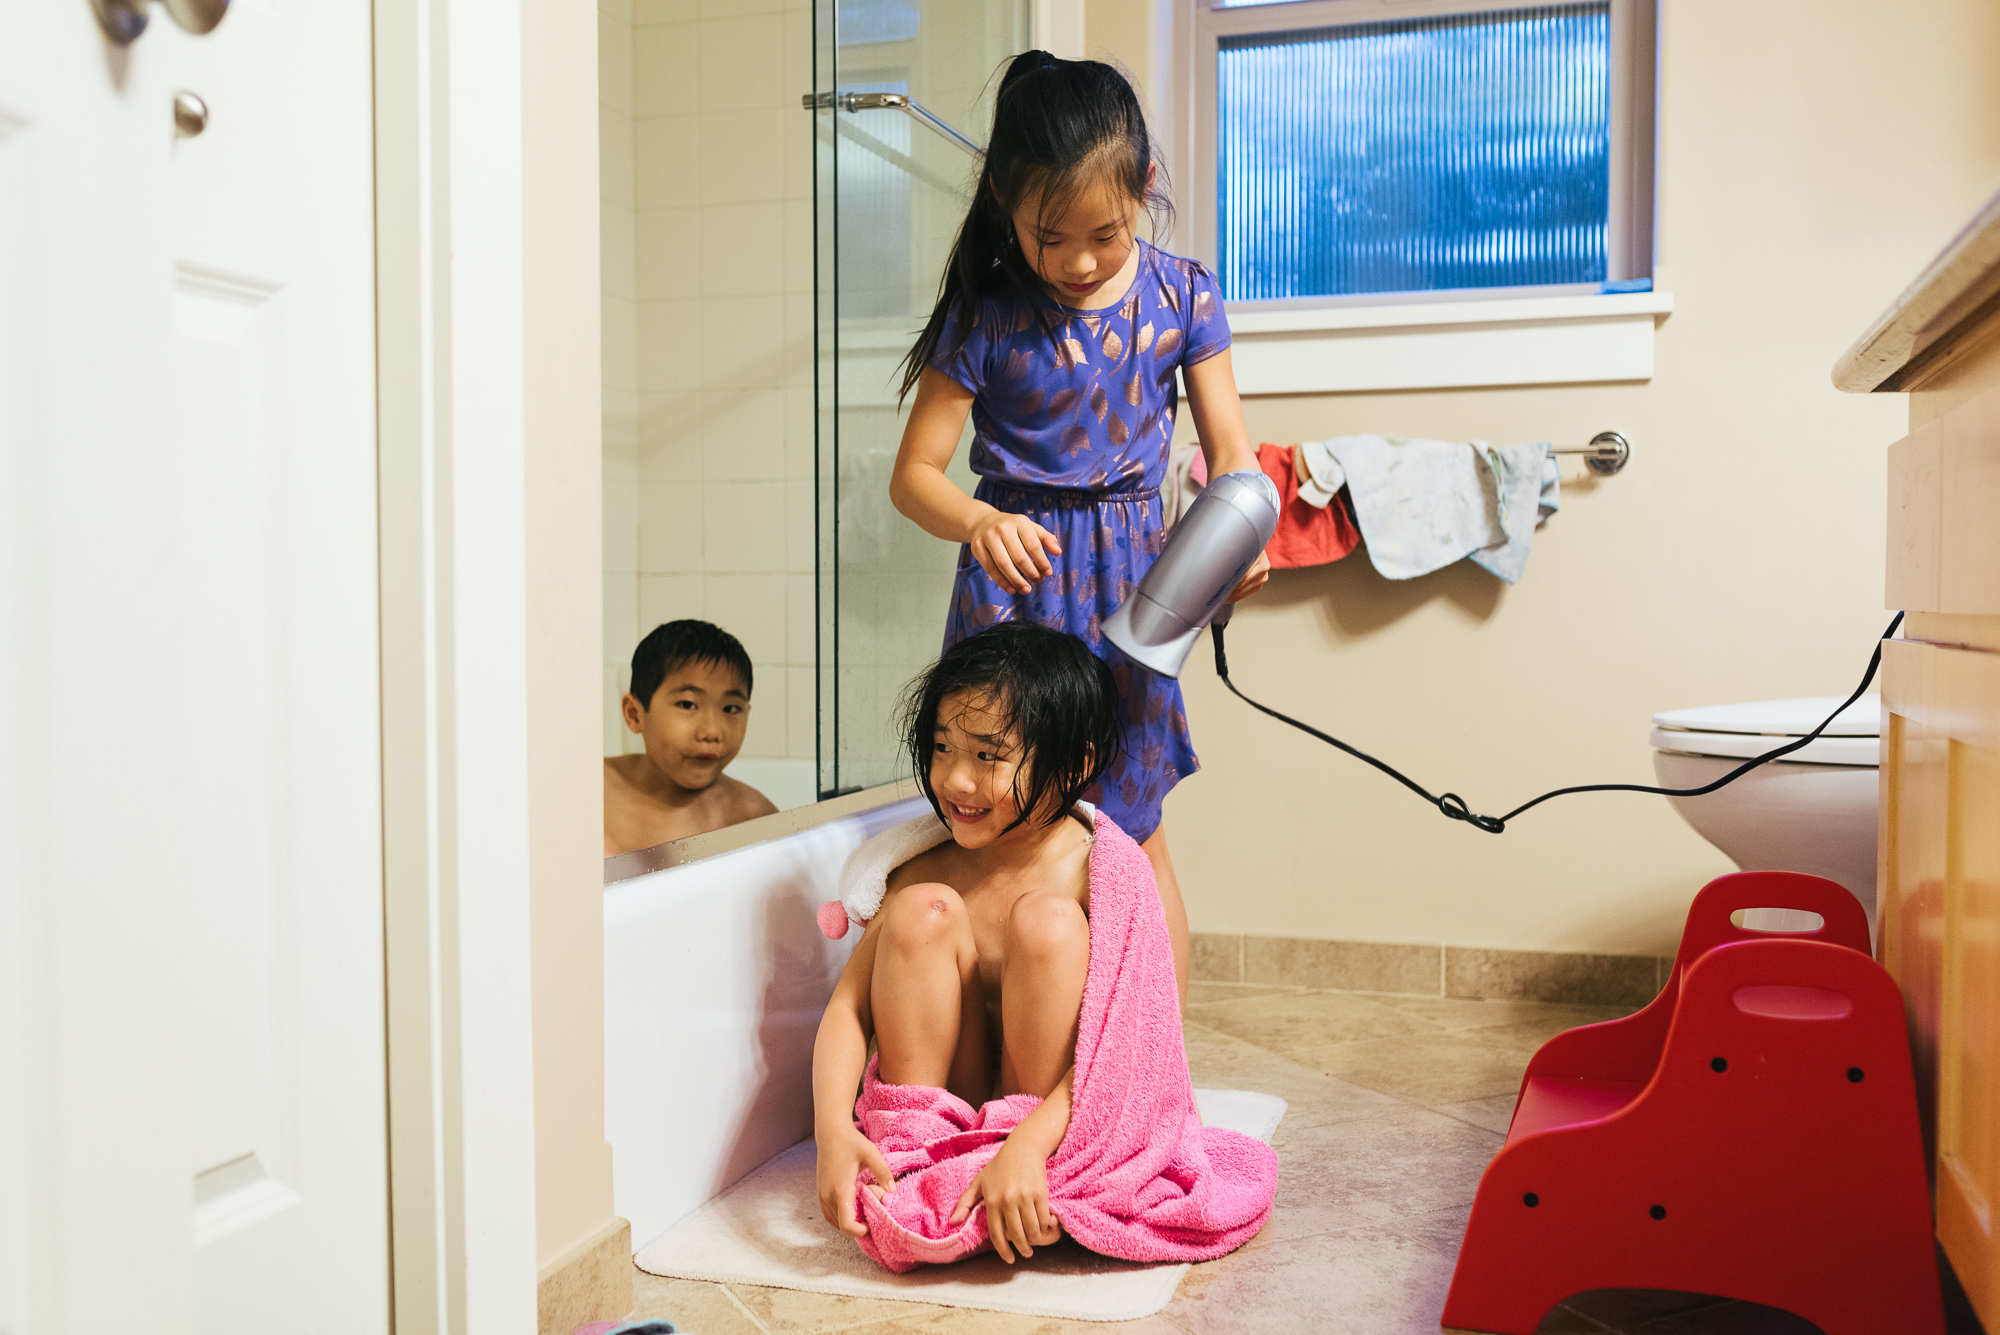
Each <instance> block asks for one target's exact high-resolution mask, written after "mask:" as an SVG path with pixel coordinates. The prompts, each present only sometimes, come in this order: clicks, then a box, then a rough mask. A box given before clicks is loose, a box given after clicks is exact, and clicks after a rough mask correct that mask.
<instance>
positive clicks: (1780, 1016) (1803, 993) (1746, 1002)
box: [1732, 983, 1854, 1020]
mask: <svg viewBox="0 0 2000 1335" xmlns="http://www.w3.org/2000/svg"><path fill="white" fill-rule="evenodd" d="M1732 999H1733V1000H1734V1001H1735V1003H1736V1009H1737V1010H1740V1011H1742V1012H1743V1013H1744V1014H1745V1015H1761V1016H1763V1017H1764V1018H1765V1019H1767V1020H1839V1019H1843V1018H1845V1017H1846V1016H1847V1015H1848V1013H1849V1012H1851V1011H1852V1010H1853V1009H1854V1003H1853V1002H1852V1001H1850V1000H1848V997H1847V994H1846V993H1845V992H1835V991H1833V990H1832V989H1831V988H1825V987H1794V986H1792V985H1791V984H1789V983H1767V984H1763V985H1761V986H1758V987H1739V988H1737V989H1736V992H1735V994H1734V996H1733V998H1732Z"/></svg>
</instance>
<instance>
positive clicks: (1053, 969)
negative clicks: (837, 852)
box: [813, 622, 1277, 1270]
mask: <svg viewBox="0 0 2000 1335" xmlns="http://www.w3.org/2000/svg"><path fill="white" fill-rule="evenodd" d="M1118 718H1119V707H1118V691H1117V686H1116V684H1115V682H1114V681H1113V680H1112V675H1111V669H1110V668H1109V667H1107V666H1106V665H1105V663H1104V662H1103V661H1102V660H1101V659H1099V658H1098V657H1096V656H1095V655H1093V654H1092V653H1091V652H1090V649H1089V647H1088V646H1087V645H1086V644H1085V643H1084V642H1083V641H1082V640H1080V639H1078V638H1077V637H1076V636H1074V635H1070V634H1067V633H1065V632H1062V631H1057V630H1051V629H1047V628H1045V627H1042V626H1037V625H1035V624H1033V623H1031V622H1002V623H1001V624H999V625H996V626H993V627H991V628H990V629H987V630H984V631H981V632H979V633H977V634H974V635H971V636H968V637H967V638H966V639H964V640H961V641H960V642H959V643H957V644H956V645H954V646H952V647H951V648H950V649H948V650H946V651H945V653H944V655H943V656H942V657H941V658H940V659H939V660H938V662H937V664H936V665H935V666H933V667H932V668H931V669H930V670H929V671H928V672H927V673H926V674H925V675H924V676H923V677H922V678H920V679H919V680H918V681H917V682H916V683H915V684H914V685H913V686H912V688H911V691H910V695H909V699H908V705H907V707H906V712H905V725H904V726H905V739H906V743H907V745H908V747H909V753H910V759H911V763H912V766H913V768H914V770H915V774H916V779H917V782H918V784H919V786H920V787H921V788H922V790H923V792H924V795H925V796H926V797H927V798H929V799H930V803H931V807H932V810H933V812H934V813H935V816H924V817H920V818H918V819H916V820H913V821H910V822H907V823H905V824H903V825H900V826H895V827H892V828H890V829H889V830H886V831H884V832H883V833H881V834H879V835H877V836H876V837H875V838H874V839H872V840H870V841H869V842H868V843H866V844H864V845H862V847H861V848H860V849H858V850H856V852H855V854H854V856H853V857H852V858H850V859H849V862H848V865H847V867H846V869H845V870H844V872H843V874H842V902H841V904H840V905H828V906H827V909H828V910H830V911H831V912H832V913H833V914H834V915H836V917H835V919H834V920H833V921H831V922H829V921H827V918H826V911H823V915H822V923H823V925H825V926H826V927H827V930H828V931H829V932H831V933H832V934H834V935H840V934H842V933H843V932H844V931H845V929H846V925H847V922H848V921H850V920H851V921H854V922H859V923H862V924H864V930H863V932H862V935H861V940H860V942H859V944H857V945H856V946H855V948H854V952H853V954H852V956H850V958H849V959H848V962H847V966H846V968H845V969H844V970H843V972H842V973H841V977H840V982H839V984H838V985H837V986H836V987H835V989H834V994H833V998H832V1000H831V1001H830V1002H829V1003H828V1005H827V1008H826V1014H825V1016H824V1017H823V1018H822V1020H821V1021H820V1027H819V1037H818V1040H817V1043H816V1044H815V1047H814V1051H813V1104H814V1122H815V1127H814V1136H815V1140H816V1141H817V1145H818V1151H819V1166H818V1188H819V1199H820V1208H821V1210H822V1211H823V1212H824V1214H825V1215H826V1218H827V1220H828V1222H830V1223H832V1224H834V1225H836V1226H837V1227H839V1228H841V1229H842V1230H844V1231H845V1232H847V1233H850V1234H852V1235H854V1236H855V1237H856V1238H857V1239H860V1241H861V1245H862V1247H863V1248H864V1250H866V1251H867V1252H868V1253H869V1254H870V1255H871V1256H874V1257H875V1259H876V1260H878V1261H880V1262H882V1264H884V1265H886V1266H888V1267H890V1268H891V1269H895V1270H906V1269H909V1268H911V1267H912V1266H914V1265H916V1264H917V1263H919V1262H937V1261H946V1260H953V1259H957V1258H958V1257H960V1256H963V1255H967V1254H970V1253H971V1252H974V1251H978V1250H981V1249H983V1247H984V1246H985V1245H986V1244H987V1242H989V1241H990V1242H991V1244H992V1246H993V1248H994V1250H995V1251H996V1252H997V1253H998V1254H999V1256H1000V1258H1001V1259H1002V1260H1003V1261H1006V1262H1008V1263H1009V1264H1012V1263H1013V1261H1014V1259H1015V1257H1016V1256H1017V1255H1018V1256H1024V1257H1025V1256H1032V1255H1033V1254H1034V1249H1035V1248H1036V1247H1040V1246H1047V1245H1049V1244H1051V1243H1054V1242H1056V1241H1057V1240H1058V1239H1059V1238H1061V1237H1062V1236H1063V1235H1064V1232H1065V1225H1067V1231H1068V1233H1069V1234H1070V1235H1072V1236H1074V1237H1075V1238H1076V1239H1077V1240H1078V1241H1079V1242H1082V1243H1083V1244H1084V1245H1085V1246H1087V1247H1090V1248H1091V1249H1092V1250H1095V1251H1100V1252H1104V1253H1106V1254H1108V1255H1114V1256H1123V1257H1126V1258H1127V1259H1133V1260H1199V1259H1205V1258H1206V1257H1209V1256H1215V1255H1220V1254H1221V1253H1222V1252H1225V1251H1228V1250H1230V1249H1231V1248H1233V1247H1235V1246H1237V1245H1239V1244H1240V1243H1241V1242H1243V1241H1244V1240H1246V1239H1247V1238H1248V1237H1250V1236H1252V1235H1253V1234H1254V1233H1255V1232H1256V1231H1257V1229H1258V1228H1259V1227H1261V1226H1262V1224H1263V1220H1264V1218H1265V1216H1266V1215H1267V1214H1268V1212H1269V1209H1270V1204H1271V1196H1272V1192H1273V1191H1274V1190H1275V1186H1276V1176H1277V1161H1276V1158H1275V1156H1273V1155H1272V1153H1271V1151H1270V1149H1269V1147H1267V1146H1265V1145H1262V1144H1260V1143H1258V1142H1256V1141H1252V1140H1250V1139H1248V1138H1247V1137H1244V1136H1240V1135H1237V1134H1236V1133H1234V1132H1229V1131H1223V1130H1217V1129H1212V1128H1211V1129H1204V1128H1202V1127H1201V1125H1200V1120H1199V1118H1198V1117H1197V1116H1196V1115H1195V1112H1194V1100H1193V1089H1192V1085H1191V1083H1190V1081H1189V1079H1188V1071H1187V1059H1186V1055H1185V1052H1184V1050H1183V1048H1182V1045H1181V1031H1180V1014H1179V1007H1178V1004H1177V999H1176V994H1175V983H1174V967H1173V949H1172V943H1171V940H1170V938H1169V935H1168V932H1167V926H1166V917H1165V914H1164V911H1163V910H1162V908H1161V905H1160V900H1159V893H1158V889H1157V887H1156V886H1155V884H1154V880H1153V872H1152V866H1151V864H1150V863H1149V861H1148V860H1147V858H1146V855H1145V854H1144V852H1143V851H1141V850H1140V848H1139V846H1138V845H1137V844H1135V843H1133V841H1132V840H1131V839H1130V838H1129V837H1128V836H1127V835H1126V834H1125V833H1124V832H1123V831H1121V830H1120V829H1119V828H1118V827H1117V825H1116V824H1115V823H1114V822H1113V821H1112V820H1111V819H1110V818H1109V817H1108V816H1106V815H1105V814H1104V813H1103V812H1102V811H1097V810H1093V809H1092V808H1091V807H1090V806H1089V805H1088V804H1086V803H1084V802H1083V801H1082V800H1081V799H1082V795H1083V793H1084V792H1085V791H1086V790H1087V789H1088V788H1089V787H1090V786H1091V784H1093V783H1094V782H1096V781H1097V779H1098V777H1099V776H1100V775H1101V774H1102V773H1103V772H1104V770H1105V768H1106V766H1108V765H1110V764H1111V763H1112V762H1113V761H1114V760H1115V759H1116V758H1117V756H1118V754H1119V749H1120V738H1119V725H1118ZM843 910H844V912H843ZM871 1038H872V1039H873V1040H874V1042H875V1044H876V1049H877V1051H876V1055H875V1057H874V1059H873V1060H872V1061H871V1060H870V1059H869V1055H868V1047H869V1042H870V1039H871ZM857 1085H858V1086H859V1087H860V1091H861V1093H860V1098H859V1100H858V1101H857V1100H856V1098H855V1090H856V1087H857ZM857 1115H858V1117H859V1122H858V1124H857V1121H856V1117H857ZM981 1206H983V1207H984V1208H983V1210H981V1209H980V1208H979V1207H981Z"/></svg>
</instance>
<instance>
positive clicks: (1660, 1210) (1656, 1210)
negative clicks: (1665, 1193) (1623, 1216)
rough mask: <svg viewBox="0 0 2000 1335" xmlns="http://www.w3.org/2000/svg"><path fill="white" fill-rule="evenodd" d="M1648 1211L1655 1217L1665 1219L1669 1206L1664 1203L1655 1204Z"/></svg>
mask: <svg viewBox="0 0 2000 1335" xmlns="http://www.w3.org/2000/svg"><path fill="white" fill-rule="evenodd" d="M1646 1213H1647V1214H1649V1215H1651V1216H1653V1218H1655V1219H1665V1218H1666V1217H1667V1207H1666V1206H1664V1205H1655V1206H1654V1207H1653V1208H1652V1209H1650V1210H1648V1211H1646Z"/></svg>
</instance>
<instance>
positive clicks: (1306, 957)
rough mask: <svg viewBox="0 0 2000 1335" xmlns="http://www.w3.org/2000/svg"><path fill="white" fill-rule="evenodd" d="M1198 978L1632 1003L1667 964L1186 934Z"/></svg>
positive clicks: (1634, 958) (1641, 1000) (1660, 981)
mask: <svg viewBox="0 0 2000 1335" xmlns="http://www.w3.org/2000/svg"><path fill="white" fill-rule="evenodd" d="M1189 944H1190V946H1191V951H1190V953H1191V956H1192V959H1191V962H1190V970H1189V971H1190V973H1191V974H1192V975H1193V979H1194V981H1195V982H1198V983H1269V984H1275V985H1279V986H1285V987H1319V988H1327V989H1331V990H1335V991H1342V992H1394V993H1400V994H1402V995H1406V996H1426V997H1480V998H1487V999H1496V1000H1509V1001H1558V1002H1567V1003H1570V1004H1572V1005H1600V1006H1632V1007H1638V1006H1643V1005H1645V1004H1646V1003H1647V1002H1648V1001H1651V1000H1652V999H1653V998H1654V996H1656V995H1657V994H1658V993H1659V990H1660V988H1661V987H1662V986H1663V985H1664V984H1665V983H1666V976H1667V973H1668V972H1669V971H1670V970H1671V969H1672V968H1673V960H1672V959H1671V958H1666V957H1661V956H1657V955H1589V954H1579V953H1572V952H1568V951H1548V950H1493V949H1489V948H1485V947H1478V946H1448V945H1403V944H1399V943H1391V942H1381V941H1320V940H1314V939H1311V938H1306V937H1291V936H1252V935H1249V934H1247V933H1235V932H1227V933H1217V932H1195V933H1193V934H1192V935H1191V938H1190V943H1189Z"/></svg>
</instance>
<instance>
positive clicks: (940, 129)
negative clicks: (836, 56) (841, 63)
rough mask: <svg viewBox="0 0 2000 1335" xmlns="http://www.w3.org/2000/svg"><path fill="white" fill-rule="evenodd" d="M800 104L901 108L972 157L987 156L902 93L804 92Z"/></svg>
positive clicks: (860, 108) (823, 107)
mask: <svg viewBox="0 0 2000 1335" xmlns="http://www.w3.org/2000/svg"><path fill="white" fill-rule="evenodd" d="M799 105H800V106H802V107H804V108H805V109H806V110H807V111H834V110H838V111H900V112H902V113H904V114H905V115H907V116H908V117H909V118H910V119H911V120H913V121H915V122H916V123H917V124H919V125H922V126H924V127H925V128H927V129H929V130H932V131H934V132H936V133H938V134H940V135H943V136H944V137H945V138H946V139H949V140H950V141H951V142H952V143H953V144H954V145H956V146H957V147H959V148H961V149H964V150H965V151H966V152H967V153H970V154H971V155H972V156H973V157H975V158H983V157H985V156H986V150H985V149H983V148H981V147H980V146H979V145H978V144H975V143H974V142H972V140H970V139H967V138H966V137H965V136H964V135H962V134H960V133H959V132H958V131H957V130H956V129H954V128H952V125H951V122H949V121H947V120H945V119H944V118H943V117H941V116H939V115H938V114H937V113H935V112H933V111H932V110H931V109H930V108H928V107H926V106H924V104H923V103H921V102H917V101H914V100H912V99H911V98H910V97H909V96H908V95H907V94H904V93H807V94H805V95H804V96H803V97H801V98H800V99H799Z"/></svg>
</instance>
